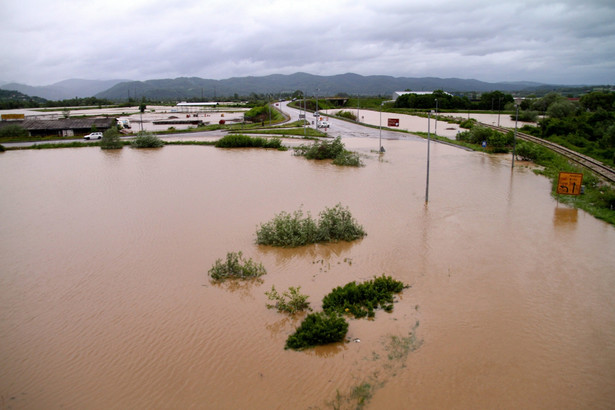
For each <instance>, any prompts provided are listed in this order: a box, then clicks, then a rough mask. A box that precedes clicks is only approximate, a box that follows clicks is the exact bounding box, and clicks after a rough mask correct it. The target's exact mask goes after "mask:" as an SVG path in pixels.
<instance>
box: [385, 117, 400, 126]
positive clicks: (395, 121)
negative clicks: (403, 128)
mask: <svg viewBox="0 0 615 410" xmlns="http://www.w3.org/2000/svg"><path fill="white" fill-rule="evenodd" d="M387 125H388V126H389V127H399V118H389V119H388V121H387Z"/></svg>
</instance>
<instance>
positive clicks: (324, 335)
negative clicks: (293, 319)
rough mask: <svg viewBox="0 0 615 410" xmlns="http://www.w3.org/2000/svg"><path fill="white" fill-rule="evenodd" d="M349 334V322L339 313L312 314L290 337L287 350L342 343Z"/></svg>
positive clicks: (287, 341)
mask: <svg viewBox="0 0 615 410" xmlns="http://www.w3.org/2000/svg"><path fill="white" fill-rule="evenodd" d="M347 332H348V322H346V320H345V319H344V318H343V317H341V316H340V315H338V314H337V313H325V312H317V313H310V314H309V315H307V317H306V318H305V319H304V320H303V322H301V325H300V326H299V327H298V328H297V330H296V331H295V333H293V334H292V335H290V336H288V339H286V347H285V349H294V350H301V349H305V348H308V347H314V346H319V345H325V344H329V343H335V342H341V341H343V340H344V337H345V336H346V333H347Z"/></svg>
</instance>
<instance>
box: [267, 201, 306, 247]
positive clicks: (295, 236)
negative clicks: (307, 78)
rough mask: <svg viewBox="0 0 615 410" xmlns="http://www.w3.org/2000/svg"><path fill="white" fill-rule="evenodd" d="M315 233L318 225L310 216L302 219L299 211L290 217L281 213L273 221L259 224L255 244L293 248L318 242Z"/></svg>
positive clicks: (285, 213) (301, 213)
mask: <svg viewBox="0 0 615 410" xmlns="http://www.w3.org/2000/svg"><path fill="white" fill-rule="evenodd" d="M317 232H318V225H317V223H316V221H314V219H312V217H311V216H310V214H308V215H307V216H305V217H304V216H303V212H302V211H301V210H298V211H295V212H293V214H292V215H291V214H289V213H287V212H283V211H282V212H280V213H279V214H278V215H276V216H275V217H274V218H273V220H271V221H269V222H267V223H265V224H261V226H260V228H259V229H258V231H257V232H256V243H257V244H259V245H271V246H280V247H284V248H295V247H297V246H303V245H307V244H310V243H316V242H318V240H317V238H318V235H317Z"/></svg>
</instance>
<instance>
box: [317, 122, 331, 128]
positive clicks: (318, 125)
mask: <svg viewBox="0 0 615 410" xmlns="http://www.w3.org/2000/svg"><path fill="white" fill-rule="evenodd" d="M316 126H317V127H318V128H329V123H328V122H327V121H318V124H316Z"/></svg>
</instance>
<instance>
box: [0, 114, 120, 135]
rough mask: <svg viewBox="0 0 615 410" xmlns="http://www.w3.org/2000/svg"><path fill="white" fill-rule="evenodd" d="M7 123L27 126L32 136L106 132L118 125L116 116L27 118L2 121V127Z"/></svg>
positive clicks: (0, 125) (0, 123) (0, 126)
mask: <svg viewBox="0 0 615 410" xmlns="http://www.w3.org/2000/svg"><path fill="white" fill-rule="evenodd" d="M7 125H19V126H20V127H22V128H25V129H26V130H27V131H28V132H29V133H30V135H31V136H48V135H57V136H59V137H72V136H75V135H80V134H87V133H89V132H92V130H94V129H95V130H96V131H100V132H104V131H106V130H108V129H109V128H111V127H113V126H114V125H116V120H115V118H106V117H102V118H62V119H58V120H39V119H29V118H27V117H26V119H23V120H13V121H0V128H2V127H5V126H7Z"/></svg>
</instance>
